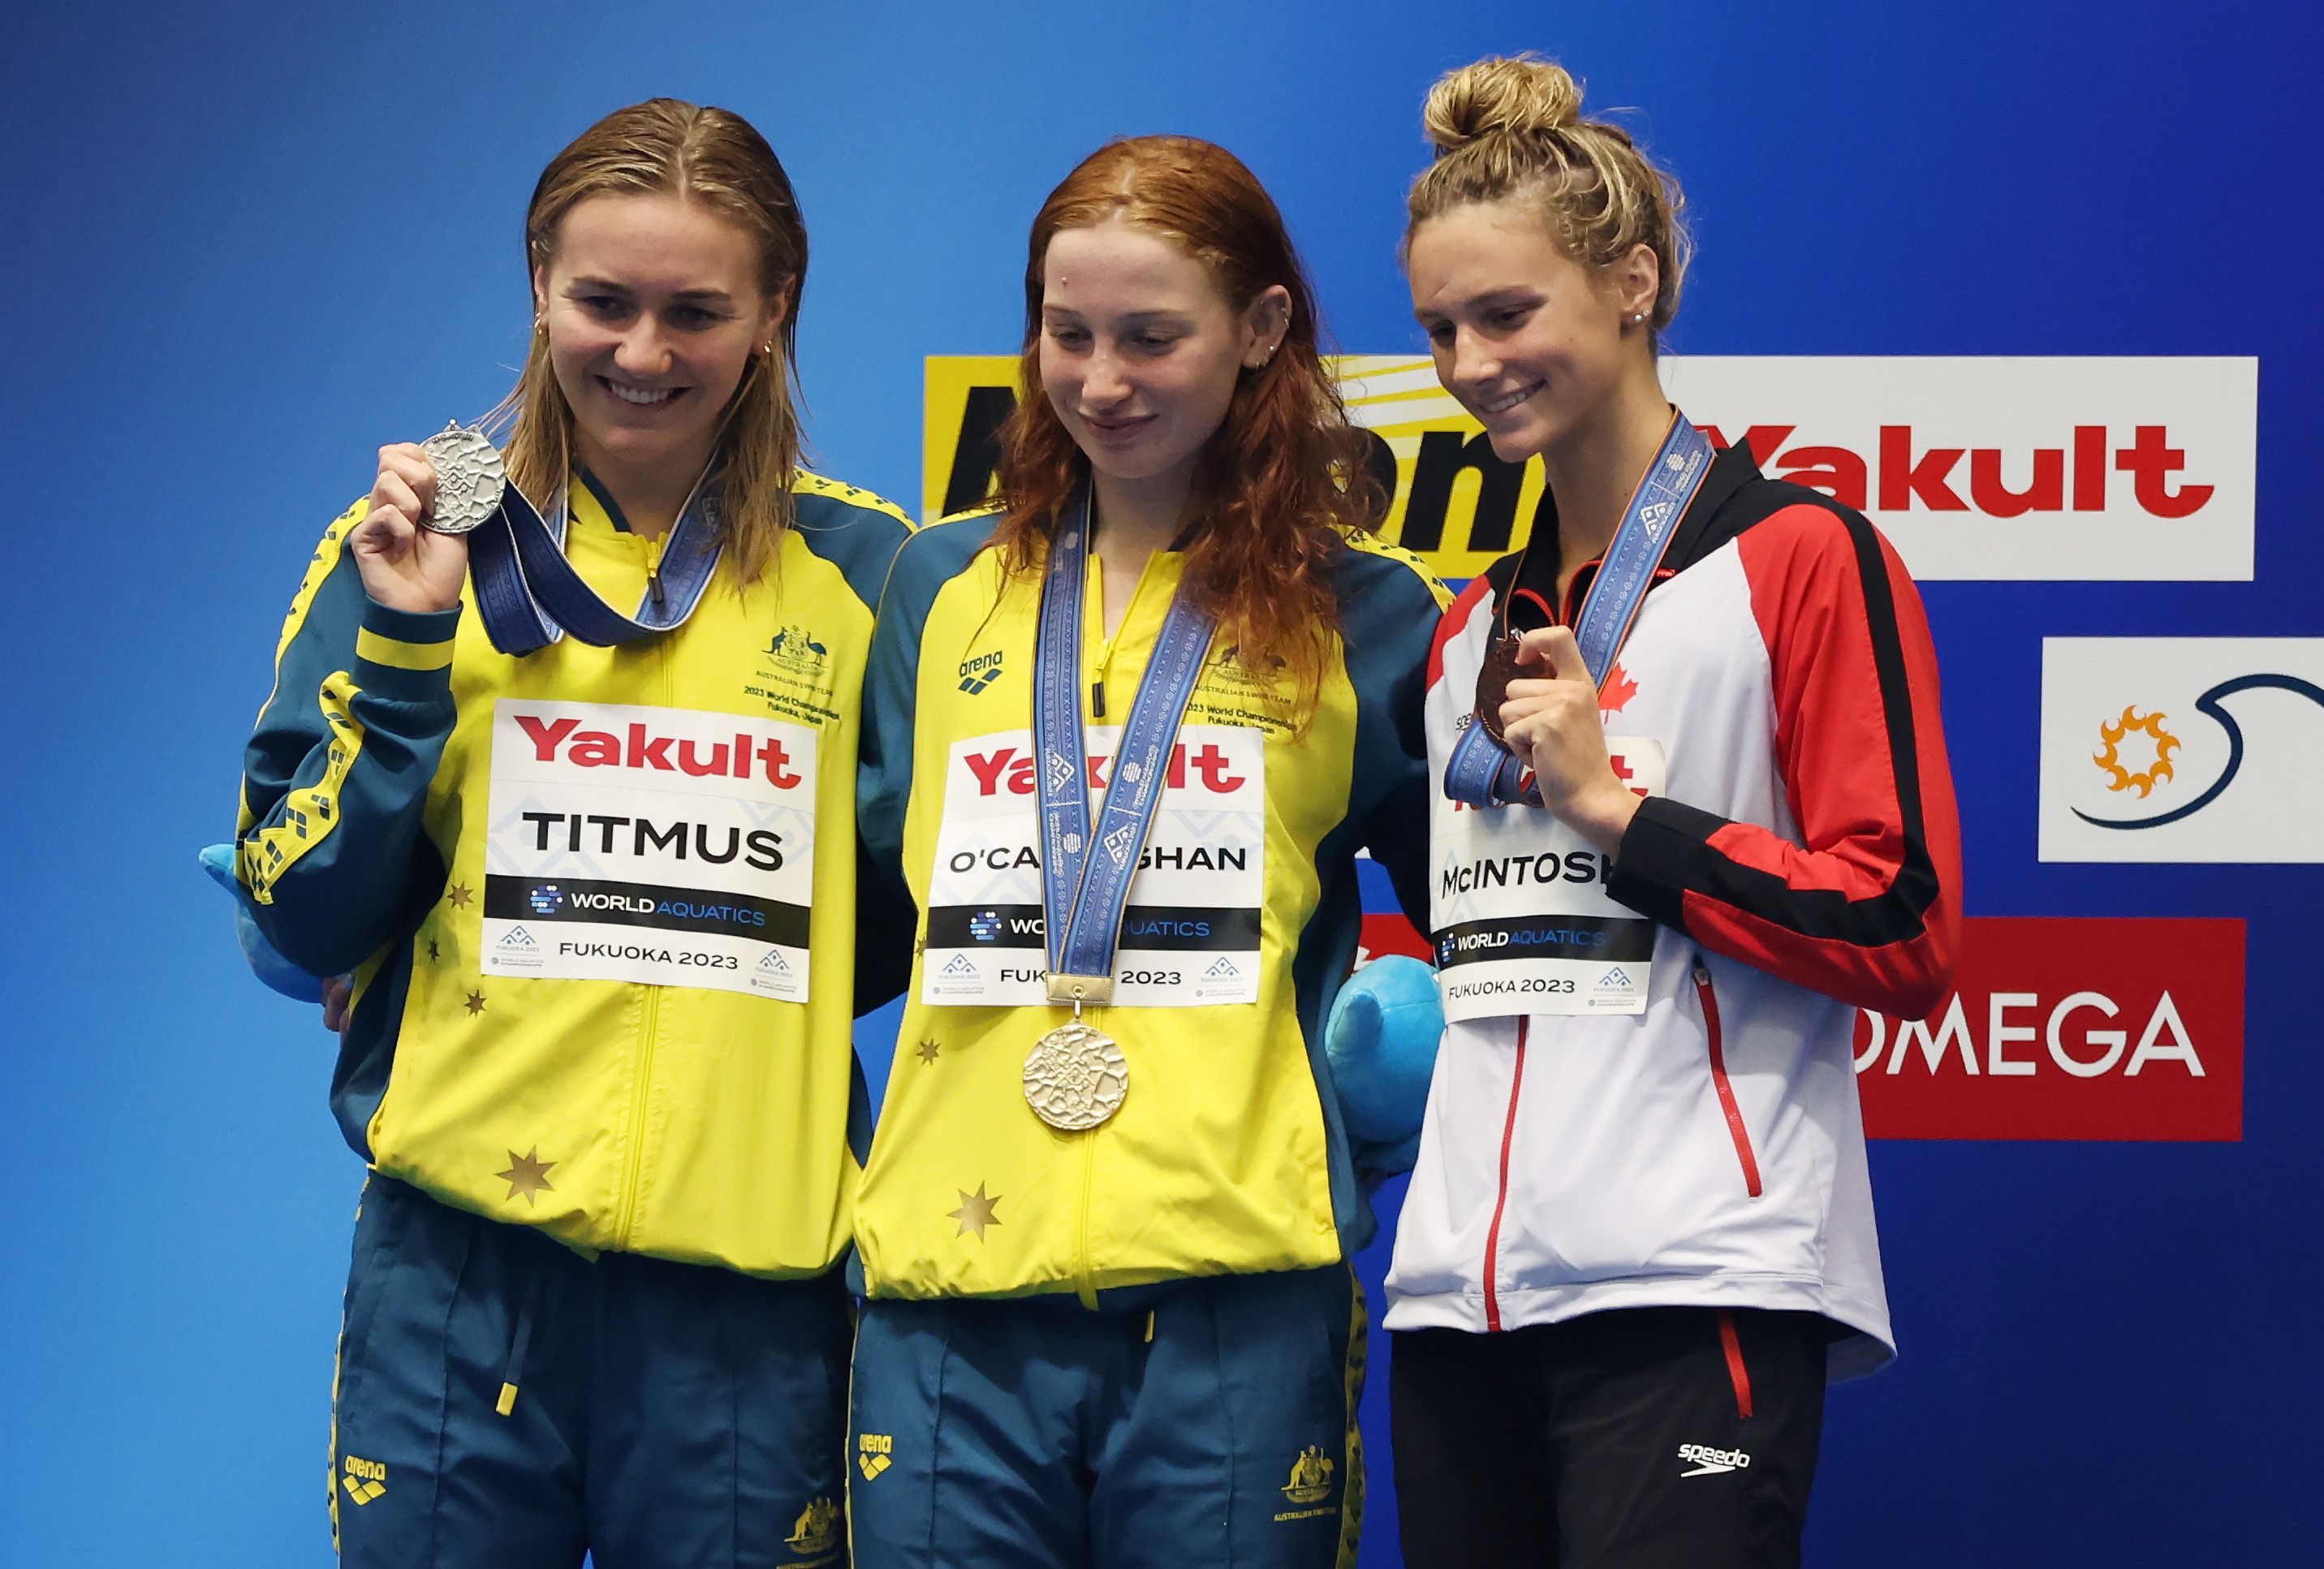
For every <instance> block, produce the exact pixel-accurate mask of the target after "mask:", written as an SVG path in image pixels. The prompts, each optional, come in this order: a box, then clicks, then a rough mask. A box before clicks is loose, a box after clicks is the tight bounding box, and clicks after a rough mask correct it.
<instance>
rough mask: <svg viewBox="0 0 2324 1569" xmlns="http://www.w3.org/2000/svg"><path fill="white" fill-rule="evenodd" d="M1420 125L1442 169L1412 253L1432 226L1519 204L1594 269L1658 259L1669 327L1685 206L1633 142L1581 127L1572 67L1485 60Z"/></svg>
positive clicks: (1609, 127)
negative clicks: (1639, 251) (1460, 213)
mask: <svg viewBox="0 0 2324 1569" xmlns="http://www.w3.org/2000/svg"><path fill="white" fill-rule="evenodd" d="M1420 117H1421V124H1422V125H1423V126H1424V127H1425V129H1426V131H1427V133H1428V139H1429V140H1430V141H1431V142H1433V143H1435V144H1436V161H1435V162H1434V163H1431V164H1430V165H1429V166H1428V168H1427V170H1426V171H1425V172H1424V173H1423V174H1422V175H1421V176H1420V178H1419V179H1417V180H1414V181H1413V182H1412V192H1411V194H1410V196H1408V197H1407V198H1406V202H1405V209H1406V214H1407V217H1408V221H1407V223H1406V227H1405V232H1404V244H1405V249H1406V253H1407V254H1408V253H1409V252H1410V250H1411V247H1412V236H1413V235H1415V234H1416V233H1418V232H1419V229H1420V226H1421V225H1422V224H1424V223H1425V222H1427V221H1428V220H1429V219H1430V218H1433V217H1438V216H1439V215H1441V214H1443V213H1446V212H1449V211H1451V210H1452V209H1453V208H1458V207H1465V206H1467V205H1469V204H1470V203H1472V202H1498V201H1515V202H1518V203H1520V204H1523V205H1526V206H1530V207H1532V208H1534V209H1535V210H1536V211H1537V212H1539V213H1540V214H1541V216H1542V217H1544V218H1545V220H1546V221H1547V223H1548V225H1549V227H1550V232H1551V233H1552V234H1553V235H1554V236H1555V237H1556V239H1557V242H1558V244H1559V245H1563V247H1564V248H1565V251H1566V253H1567V254H1569V255H1571V256H1572V257H1573V258H1574V259H1575V260H1576V261H1579V262H1581V263H1584V264H1585V265H1589V266H1594V267H1609V266H1611V265H1613V264H1614V263H1616V262H1618V261H1620V260H1621V259H1622V258H1623V257H1624V256H1626V255H1628V254H1629V253H1630V247H1632V246H1633V245H1646V247H1648V248H1649V249H1651V250H1652V251H1653V252H1654V254H1655V259H1656V260H1657V261H1658V262H1660V263H1661V264H1662V284H1661V287H1660V288H1659V289H1658V290H1657V291H1656V292H1655V304H1654V309H1653V310H1652V311H1651V312H1650V313H1649V316H1648V320H1649V322H1650V323H1651V324H1652V326H1653V328H1654V329H1655V331H1656V332H1660V331H1661V330H1662V329H1663V328H1665V327H1667V326H1669V325H1670V321H1671V318H1673V317H1674V316H1675V315H1677V314H1678V297H1679V289H1680V286H1681V284H1682V283H1683V282H1684V281H1685V278H1686V264H1687V260H1688V258H1689V256H1690V255H1691V254H1692V252H1693V245H1692V242H1691V241H1690V240H1689V238H1688V235H1687V232H1686V228H1685V225H1684V223H1683V214H1684V212H1685V208H1686V198H1685V196H1684V195H1683V193H1682V192H1681V191H1680V189H1679V185H1678V181H1677V180H1674V179H1673V178H1672V177H1671V176H1670V175H1669V174H1668V173H1667V172H1665V171H1663V170H1661V169H1659V168H1657V167H1656V166H1655V163H1654V162H1653V161H1652V160H1650V159H1649V158H1647V157H1646V154H1645V153H1644V152H1640V151H1639V150H1638V146H1637V143H1635V142H1633V141H1632V140H1631V139H1630V134H1629V133H1628V131H1625V130H1624V129H1622V127H1621V126H1619V125H1615V124H1613V123H1612V122H1611V121H1608V120H1585V119H1583V118H1582V86H1581V84H1580V83H1578V82H1576V81H1575V80H1574V79H1573V78H1572V75H1571V74H1570V73H1569V72H1567V70H1566V69H1565V68H1564V67H1563V66H1561V65H1556V64H1554V63H1553V62H1551V61H1549V60H1538V59H1535V58H1534V57H1533V56H1531V55H1517V56H1514V57H1510V58H1506V59H1494V60H1478V61H1477V62H1476V63H1475V64H1473V65H1465V66H1462V68H1461V69H1459V70H1456V71H1452V72H1451V73H1449V74H1448V75H1445V76H1443V77H1441V78H1438V79H1437V82H1436V85H1435V86H1434V87H1433V88H1429V90H1428V102H1427V104H1426V106H1424V107H1423V108H1422V110H1421V115H1420Z"/></svg>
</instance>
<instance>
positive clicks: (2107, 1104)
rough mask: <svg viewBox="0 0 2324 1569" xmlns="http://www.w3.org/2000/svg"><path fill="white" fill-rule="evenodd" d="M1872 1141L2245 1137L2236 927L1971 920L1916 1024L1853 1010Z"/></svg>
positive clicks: (2240, 952)
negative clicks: (1947, 980)
mask: <svg viewBox="0 0 2324 1569" xmlns="http://www.w3.org/2000/svg"><path fill="white" fill-rule="evenodd" d="M1856 1082H1857V1084H1858V1088H1859V1089H1860V1090H1861V1091H1862V1093H1863V1096H1864V1131H1866V1132H1867V1133H1868V1134H1870V1135H1871V1136H1872V1137H1874V1138H1876V1139H2169V1140H2237V1139H2240V1138H2242V1137H2243V1104H2244V1096H2243V1089H2244V923H2243V922H2242V921H2239V920H2194V919H2174V918H2160V917H2157V918H2112V919H2100V918H2091V919H2083V918H2048V919H2038V918H2015V917H2011V918H2003V917H1986V918H1970V919H1969V920H1967V921H1965V922H1963V923H1962V929H1961V952H1960V970H1959V973H1958V976H1957V982H1956V984H1955V986H1954V989H1953V991H1952V992H1951V994H1950V995H1949V996H1948V997H1947V998H1946V999H1945V1001H1944V1002H1943V1004H1942V1005H1941V1006H1940V1007H1939V1008H1938V1009H1937V1011H1935V1012H1934V1013H1933V1014H1932V1015H1931V1016H1930V1017H1929V1018H1928V1019H1926V1020H1920V1021H1902V1022H1900V1021H1899V1020H1894V1019H1888V1018H1885V1017H1883V1016H1880V1015H1877V1014H1867V1015H1863V1016H1861V1017H1860V1018H1859V1020H1858V1024H1857V1030H1856Z"/></svg>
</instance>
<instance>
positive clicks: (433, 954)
mask: <svg viewBox="0 0 2324 1569" xmlns="http://www.w3.org/2000/svg"><path fill="white" fill-rule="evenodd" d="M443 956H444V955H443V954H442V952H441V951H440V950H438V947H437V946H436V939H435V938H434V937H429V939H428V962H429V964H434V963H435V962H436V961H437V960H438V959H440V958H442V957H443Z"/></svg>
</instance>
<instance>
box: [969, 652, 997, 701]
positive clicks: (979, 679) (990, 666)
mask: <svg viewBox="0 0 2324 1569" xmlns="http://www.w3.org/2000/svg"><path fill="white" fill-rule="evenodd" d="M1003 652H1004V650H1001V649H995V650H993V651H991V653H989V654H979V655H977V656H976V657H975V658H974V659H973V660H961V662H960V689H961V690H962V691H964V692H965V693H967V694H968V695H969V696H970V697H975V696H976V695H977V694H978V693H979V692H982V691H983V690H984V688H987V687H990V686H991V685H992V683H993V682H995V681H997V680H999V679H1000V678H1001V654H1002V653H1003Z"/></svg>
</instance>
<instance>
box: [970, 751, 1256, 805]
mask: <svg viewBox="0 0 2324 1569" xmlns="http://www.w3.org/2000/svg"><path fill="white" fill-rule="evenodd" d="M960 761H961V766H962V767H964V768H965V769H967V770H968V772H969V777H970V778H971V779H972V780H974V781H975V789H976V793H977V794H978V795H979V796H981V797H986V798H991V797H994V796H1000V795H1004V794H1005V795H1012V796H1030V795H1032V794H1034V793H1035V783H1034V762H1033V753H1032V749H1031V748H1029V747H1023V746H1011V745H1007V744H1001V745H995V746H993V747H991V748H989V749H983V750H974V749H972V750H970V751H968V752H963V753H962V754H961V759H960ZM1088 762H1089V775H1088V783H1089V788H1090V789H1093V790H1102V789H1105V788H1106V784H1107V781H1108V778H1109V776H1110V774H1111V771H1112V768H1113V758H1112V757H1111V755H1110V754H1107V753H1101V752H1092V753H1090V754H1089V759H1088ZM1066 777H1067V778H1068V779H1071V778H1072V770H1071V768H1070V767H1069V768H1068V769H1067V770H1066ZM1133 782H1134V781H1133ZM1246 782H1248V781H1247V780H1245V779H1244V777H1243V776H1242V775H1241V774H1240V773H1238V772H1237V771H1235V765H1234V761H1233V759H1231V758H1230V757H1229V756H1228V755H1227V754H1226V752H1225V751H1224V750H1223V749H1222V748H1221V747H1220V746H1219V745H1218V744H1217V743H1215V742H1205V743H1202V744H1200V745H1197V746H1192V747H1190V746H1188V745H1187V744H1186V743H1185V742H1180V743H1178V744H1177V745H1176V746H1173V747H1172V748H1171V749H1170V766H1169V770H1168V772H1167V775H1166V776H1165V779H1164V783H1165V785H1166V786H1167V788H1168V789H1174V790H1183V789H1186V788H1188V786H1189V784H1192V785H1193V787H1194V788H1195V789H1203V790H1207V791H1208V792H1210V793H1211V794H1213V795H1225V794H1228V793H1229V792H1231V791H1233V790H1237V789H1241V788H1242V787H1243V785H1244V784H1245V783H1246Z"/></svg>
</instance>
